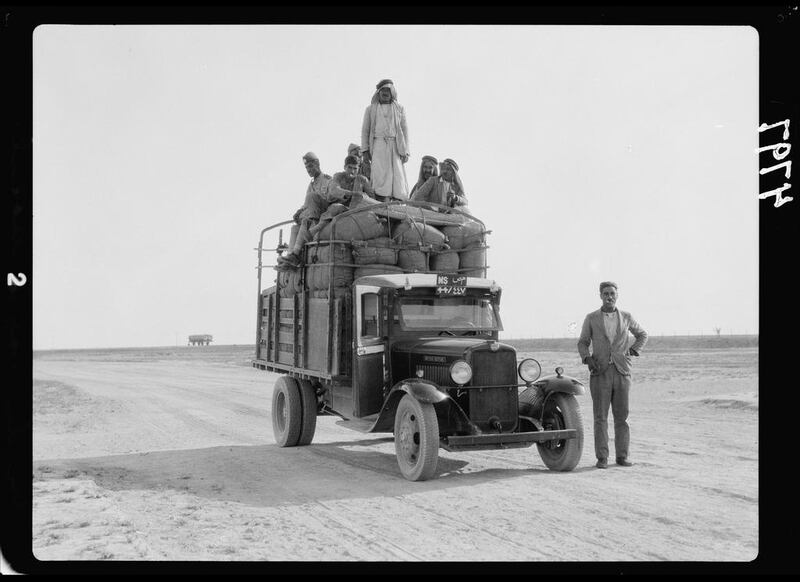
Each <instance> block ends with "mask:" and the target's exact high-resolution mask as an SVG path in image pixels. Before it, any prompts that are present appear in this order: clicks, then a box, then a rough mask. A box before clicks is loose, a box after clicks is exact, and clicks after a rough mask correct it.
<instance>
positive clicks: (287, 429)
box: [272, 376, 316, 447]
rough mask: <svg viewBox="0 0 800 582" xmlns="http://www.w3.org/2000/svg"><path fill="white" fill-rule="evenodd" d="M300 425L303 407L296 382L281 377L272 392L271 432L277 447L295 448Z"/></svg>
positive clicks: (287, 377) (286, 377) (298, 437)
mask: <svg viewBox="0 0 800 582" xmlns="http://www.w3.org/2000/svg"><path fill="white" fill-rule="evenodd" d="M314 420H315V421H316V417H315V419H314ZM302 424H303V405H302V402H301V397H300V387H299V386H298V384H297V380H295V379H294V378H291V377H289V376H281V377H280V378H278V379H277V380H276V381H275V388H274V389H273V391H272V431H273V433H274V435H275V442H276V443H278V446H279V447H294V446H297V441H298V440H299V439H300V431H301V430H302Z"/></svg>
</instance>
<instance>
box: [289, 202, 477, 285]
mask: <svg viewBox="0 0 800 582" xmlns="http://www.w3.org/2000/svg"><path fill="white" fill-rule="evenodd" d="M370 206H374V207H375V208H374V210H373V209H368V207H370ZM355 209H359V210H360V211H358V212H353V210H355ZM340 215H341V216H340ZM320 225H321V229H320V230H319V232H318V234H317V235H316V236H315V237H314V240H313V242H310V243H308V244H307V245H306V256H305V264H304V266H303V268H302V269H297V270H295V271H285V272H280V273H279V274H278V281H277V283H278V285H279V288H280V294H281V296H283V297H290V296H292V295H293V294H295V293H299V292H301V291H303V290H304V289H307V290H308V291H309V294H310V296H311V297H317V298H328V297H329V295H330V293H331V289H332V290H333V295H334V297H340V296H342V295H343V294H346V293H347V292H348V291H349V289H350V287H351V286H352V283H353V280H354V279H357V278H359V277H363V276H366V275H381V274H394V273H458V274H461V275H466V276H469V277H485V276H486V249H487V246H486V235H487V233H488V231H486V229H485V227H484V225H483V223H482V222H480V221H479V220H477V219H475V218H472V217H470V216H469V215H466V214H462V213H457V212H454V213H443V212H438V211H436V210H433V209H429V208H423V207H419V206H411V205H407V204H389V205H386V204H381V203H379V202H376V201H374V200H372V199H370V198H366V197H360V198H358V199H354V200H353V202H352V203H351V205H350V208H347V207H345V206H343V205H341V204H334V205H331V207H330V208H329V209H328V212H327V213H326V215H325V216H324V217H323V219H322V220H321V223H320ZM294 236H296V227H293V229H292V240H293V239H294ZM331 283H332V285H331Z"/></svg>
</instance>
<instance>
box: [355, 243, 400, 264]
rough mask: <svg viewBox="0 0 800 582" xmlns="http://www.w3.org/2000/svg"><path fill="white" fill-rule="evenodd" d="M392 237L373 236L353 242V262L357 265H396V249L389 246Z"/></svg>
mask: <svg viewBox="0 0 800 582" xmlns="http://www.w3.org/2000/svg"><path fill="white" fill-rule="evenodd" d="M392 244H393V243H392V239H390V238H388V237H379V238H373V239H370V240H367V241H355V242H354V243H353V262H354V263H356V264H357V265H374V264H380V265H396V264H397V249H394V248H391V246H392Z"/></svg>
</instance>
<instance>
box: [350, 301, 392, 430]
mask: <svg viewBox="0 0 800 582" xmlns="http://www.w3.org/2000/svg"><path fill="white" fill-rule="evenodd" d="M380 289H381V288H380V287H373V286H363V287H362V286H359V287H356V294H355V309H354V310H353V311H354V317H355V322H354V325H353V332H354V333H353V336H354V343H355V350H353V352H354V360H355V362H354V365H353V369H354V372H355V373H354V374H353V393H354V394H353V396H354V400H355V402H354V409H355V410H354V413H355V415H356V416H358V417H363V416H368V415H370V414H374V413H376V412H380V409H381V406H382V405H383V386H384V370H385V369H386V330H384V329H382V328H383V326H384V322H382V321H381V307H382V306H381V301H382V299H381V294H380Z"/></svg>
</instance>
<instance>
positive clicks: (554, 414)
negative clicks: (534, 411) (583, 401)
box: [536, 392, 583, 471]
mask: <svg viewBox="0 0 800 582" xmlns="http://www.w3.org/2000/svg"><path fill="white" fill-rule="evenodd" d="M542 427H543V428H544V430H563V429H569V428H574V429H575V430H576V431H577V433H578V434H577V436H576V438H574V439H563V440H553V441H545V442H541V443H536V446H537V447H538V448H539V455H540V456H541V457H542V461H544V464H545V465H547V468H548V469H551V470H552V471H572V470H573V469H574V468H575V467H577V466H578V462H579V461H580V460H581V455H582V454H583V416H582V415H581V409H580V406H578V401H577V399H576V398H575V397H574V396H573V395H572V394H562V393H561V392H556V393H554V394H552V395H551V396H550V398H548V399H547V402H546V403H545V405H544V414H543V416H542Z"/></svg>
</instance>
